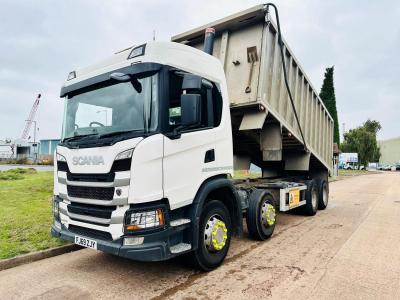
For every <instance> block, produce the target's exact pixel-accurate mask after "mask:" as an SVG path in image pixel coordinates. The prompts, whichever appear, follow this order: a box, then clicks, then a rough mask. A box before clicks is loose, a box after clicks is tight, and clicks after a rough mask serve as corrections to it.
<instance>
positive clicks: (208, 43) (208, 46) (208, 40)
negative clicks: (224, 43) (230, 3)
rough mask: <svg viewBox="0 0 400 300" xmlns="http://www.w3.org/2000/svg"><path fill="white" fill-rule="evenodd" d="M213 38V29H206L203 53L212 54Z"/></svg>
mask: <svg viewBox="0 0 400 300" xmlns="http://www.w3.org/2000/svg"><path fill="white" fill-rule="evenodd" d="M214 36H215V29H214V28H212V27H209V28H207V29H206V33H205V36H204V50H203V51H204V52H205V53H208V54H210V55H212V54H213V50H214Z"/></svg>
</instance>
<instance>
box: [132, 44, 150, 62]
mask: <svg viewBox="0 0 400 300" xmlns="http://www.w3.org/2000/svg"><path fill="white" fill-rule="evenodd" d="M145 50H146V44H143V45H140V46H137V47H135V48H133V49H132V51H131V53H130V54H129V56H128V59H131V58H134V57H138V56H143V55H144V52H145Z"/></svg>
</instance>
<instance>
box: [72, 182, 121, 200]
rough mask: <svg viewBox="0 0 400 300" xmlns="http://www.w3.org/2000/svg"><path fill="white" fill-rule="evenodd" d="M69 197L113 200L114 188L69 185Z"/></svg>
mask: <svg viewBox="0 0 400 300" xmlns="http://www.w3.org/2000/svg"><path fill="white" fill-rule="evenodd" d="M67 191H68V196H70V197H76V198H85V199H96V200H112V199H113V198H114V187H86V186H74V185H67Z"/></svg>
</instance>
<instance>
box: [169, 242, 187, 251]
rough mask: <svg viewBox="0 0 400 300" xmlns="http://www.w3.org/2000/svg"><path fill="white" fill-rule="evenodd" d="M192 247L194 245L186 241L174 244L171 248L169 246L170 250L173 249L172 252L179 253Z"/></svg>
mask: <svg viewBox="0 0 400 300" xmlns="http://www.w3.org/2000/svg"><path fill="white" fill-rule="evenodd" d="M190 249H192V245H191V244H186V243H180V244H177V245H174V246H172V247H171V248H169V250H170V251H171V253H172V254H178V253H181V252H185V251H188V250H190Z"/></svg>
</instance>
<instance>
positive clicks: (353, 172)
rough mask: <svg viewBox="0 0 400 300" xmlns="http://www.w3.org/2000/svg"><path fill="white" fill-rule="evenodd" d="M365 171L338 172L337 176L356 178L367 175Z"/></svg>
mask: <svg viewBox="0 0 400 300" xmlns="http://www.w3.org/2000/svg"><path fill="white" fill-rule="evenodd" d="M367 173H368V171H366V170H339V176H356V175H363V174H367Z"/></svg>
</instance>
